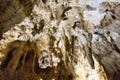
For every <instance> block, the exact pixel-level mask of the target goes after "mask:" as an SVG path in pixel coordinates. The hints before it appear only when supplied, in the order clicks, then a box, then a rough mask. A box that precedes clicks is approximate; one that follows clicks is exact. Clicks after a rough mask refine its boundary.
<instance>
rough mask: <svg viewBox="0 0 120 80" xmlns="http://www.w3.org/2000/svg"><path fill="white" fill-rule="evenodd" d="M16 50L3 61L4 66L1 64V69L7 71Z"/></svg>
mask: <svg viewBox="0 0 120 80" xmlns="http://www.w3.org/2000/svg"><path fill="white" fill-rule="evenodd" d="M15 49H16V48H14V49H12V50H11V51H10V52H9V53H8V54H7V57H6V58H5V59H4V60H3V62H2V64H1V69H5V68H6V67H7V66H8V64H9V62H10V60H11V59H12V58H13V51H14V50H15Z"/></svg>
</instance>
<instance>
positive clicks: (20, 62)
mask: <svg viewBox="0 0 120 80" xmlns="http://www.w3.org/2000/svg"><path fill="white" fill-rule="evenodd" d="M23 60H24V55H22V56H21V57H20V59H19V63H18V66H17V68H16V70H19V69H20V68H21V66H22V65H23Z"/></svg>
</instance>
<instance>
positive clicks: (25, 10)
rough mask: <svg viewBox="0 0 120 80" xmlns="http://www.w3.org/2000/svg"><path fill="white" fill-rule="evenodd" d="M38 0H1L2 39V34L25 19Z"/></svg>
mask: <svg viewBox="0 0 120 80" xmlns="http://www.w3.org/2000/svg"><path fill="white" fill-rule="evenodd" d="M35 2H36V0H34V2H33V0H27V1H25V0H1V1H0V39H1V38H2V34H3V33H4V32H6V31H8V30H10V28H11V27H13V26H15V24H18V23H20V22H22V21H23V19H24V18H25V17H26V16H29V15H30V14H31V12H32V9H33V6H34V4H35Z"/></svg>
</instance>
